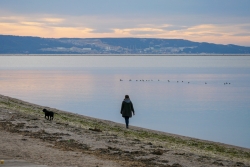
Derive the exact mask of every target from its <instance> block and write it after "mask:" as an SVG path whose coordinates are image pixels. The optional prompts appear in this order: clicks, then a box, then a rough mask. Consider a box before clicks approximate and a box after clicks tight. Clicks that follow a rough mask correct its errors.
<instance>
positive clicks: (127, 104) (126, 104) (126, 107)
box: [121, 95, 135, 128]
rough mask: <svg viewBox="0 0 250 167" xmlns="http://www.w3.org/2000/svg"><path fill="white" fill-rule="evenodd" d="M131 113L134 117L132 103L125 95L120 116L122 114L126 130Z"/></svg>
mask: <svg viewBox="0 0 250 167" xmlns="http://www.w3.org/2000/svg"><path fill="white" fill-rule="evenodd" d="M132 112H133V115H135V110H134V107H133V103H132V101H131V100H130V98H129V96H128V95H125V99H124V100H123V102H122V107H121V114H122V117H124V118H125V123H126V128H128V124H129V118H131V117H132Z"/></svg>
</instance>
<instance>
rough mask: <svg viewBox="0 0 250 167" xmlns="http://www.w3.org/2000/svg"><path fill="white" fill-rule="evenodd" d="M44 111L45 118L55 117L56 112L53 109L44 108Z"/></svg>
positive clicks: (51, 118)
mask: <svg viewBox="0 0 250 167" xmlns="http://www.w3.org/2000/svg"><path fill="white" fill-rule="evenodd" d="M43 112H44V114H45V116H44V118H45V119H48V120H53V118H54V112H53V111H48V110H46V109H43ZM46 117H48V118H46Z"/></svg>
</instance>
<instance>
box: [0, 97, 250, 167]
mask: <svg viewBox="0 0 250 167" xmlns="http://www.w3.org/2000/svg"><path fill="white" fill-rule="evenodd" d="M43 108H47V109H48V110H51V111H53V112H55V115H54V120H53V121H50V120H47V119H45V118H44V113H43V112H42V109H43ZM0 141H1V142H0V154H1V155H2V156H8V157H11V158H13V159H22V160H25V161H27V162H31V163H34V164H39V165H48V166H53V167H54V166H58V167H59V166H65V167H66V166H67V167H70V166H72V167H73V166H74V167H75V166H77V167H91V166H93V167H97V166H98V167H120V166H124V167H125V166H126V167H127V166H138V167H141V166H145V167H148V166H149V167H150V166H152V167H154V166H159V167H171V166H172V167H200V166H203V167H211V166H212V167H213V166H232V167H233V166H242V167H243V166H250V149H247V148H241V147H236V146H231V145H226V144H223V143H216V142H212V141H205V140H199V139H195V138H190V137H185V136H179V135H174V134H169V133H165V132H159V131H154V130H149V129H144V128H140V127H133V126H131V127H130V129H126V128H125V126H124V125H123V124H119V123H115V122H112V121H107V120H101V119H96V118H90V117H87V116H83V115H79V114H73V113H70V112H66V111H60V110H57V109H54V108H50V107H46V106H40V105H36V104H32V103H28V102H24V101H22V100H18V99H14V98H11V97H7V96H3V95H0Z"/></svg>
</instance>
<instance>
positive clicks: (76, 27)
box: [0, 14, 250, 46]
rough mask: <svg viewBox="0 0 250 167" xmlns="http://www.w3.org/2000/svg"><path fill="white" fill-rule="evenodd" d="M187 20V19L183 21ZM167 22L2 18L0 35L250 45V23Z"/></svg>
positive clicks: (72, 18) (88, 17) (64, 17)
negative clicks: (155, 39)
mask: <svg viewBox="0 0 250 167" xmlns="http://www.w3.org/2000/svg"><path fill="white" fill-rule="evenodd" d="M182 19H183V20H185V18H182ZM171 20H175V18H170V19H169V20H167V19H165V18H155V19H154V18H153V17H148V18H143V17H142V18H141V17H139V18H137V17H136V18H133V19H131V18H126V19H125V18H119V17H116V16H107V15H106V16H87V15H85V16H62V15H61V16H56V15H32V16H30V15H26V16H25V15H22V16H15V15H14V14H9V16H7V15H3V16H1V17H0V32H1V34H6V35H20V36H40V37H47V38H62V37H67V38H101V37H140V38H168V39H169V38H175V39H187V40H191V41H197V42H211V43H221V44H229V43H234V44H239V45H245V46H246V45H250V36H249V29H250V23H244V24H243V23H241V24H204V23H201V24H197V23H196V24H193V23H192V24H191V23H189V24H184V23H183V24H182V23H181V21H180V22H179V23H177V22H171Z"/></svg>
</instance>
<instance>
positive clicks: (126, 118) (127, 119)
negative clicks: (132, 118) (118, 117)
mask: <svg viewBox="0 0 250 167" xmlns="http://www.w3.org/2000/svg"><path fill="white" fill-rule="evenodd" d="M124 118H125V123H126V128H128V124H129V117H124Z"/></svg>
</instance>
